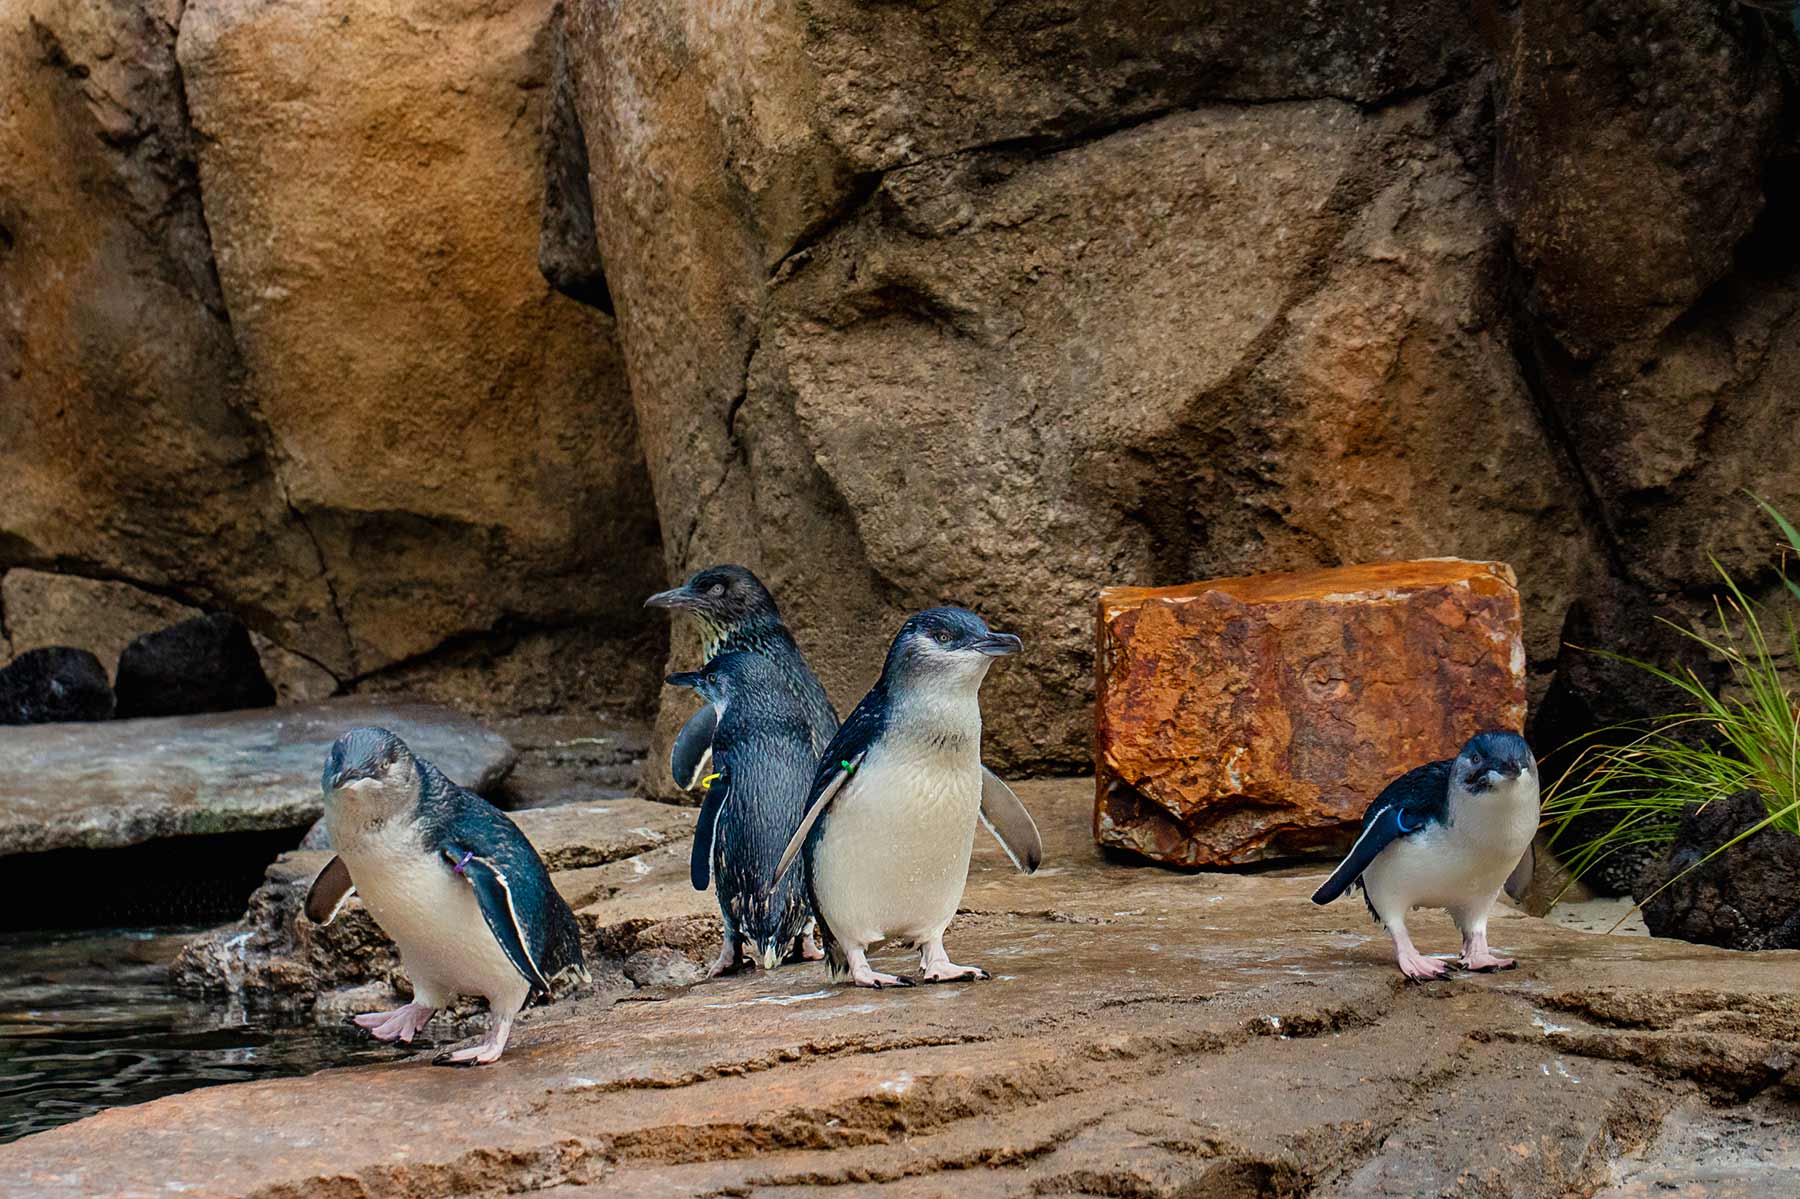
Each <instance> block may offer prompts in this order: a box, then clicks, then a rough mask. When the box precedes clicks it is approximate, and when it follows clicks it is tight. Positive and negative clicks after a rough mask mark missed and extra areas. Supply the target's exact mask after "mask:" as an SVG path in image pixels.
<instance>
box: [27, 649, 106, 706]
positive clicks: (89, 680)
mask: <svg viewBox="0 0 1800 1199" xmlns="http://www.w3.org/2000/svg"><path fill="white" fill-rule="evenodd" d="M112 714H113V693H112V688H111V687H109V686H107V683H106V669H105V667H103V666H101V665H100V659H98V658H96V657H94V655H92V654H90V653H88V652H87V651H86V650H84V649H70V648H69V647H67V646H63V645H53V646H49V647H47V648H45V649H34V650H28V651H26V652H25V653H22V654H20V655H19V656H18V657H16V658H14V659H13V660H12V661H11V662H9V663H8V664H7V665H6V666H5V667H3V668H0V724H53V723H56V722H58V721H63V720H105V719H106V718H107V717H109V716H111V715H112Z"/></svg>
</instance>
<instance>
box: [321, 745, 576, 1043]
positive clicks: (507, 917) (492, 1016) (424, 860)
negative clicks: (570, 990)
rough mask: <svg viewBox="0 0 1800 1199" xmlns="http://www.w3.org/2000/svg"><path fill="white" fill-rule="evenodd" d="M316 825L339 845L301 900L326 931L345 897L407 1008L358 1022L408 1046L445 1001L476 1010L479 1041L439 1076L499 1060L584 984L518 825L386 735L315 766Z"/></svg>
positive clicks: (566, 917)
mask: <svg viewBox="0 0 1800 1199" xmlns="http://www.w3.org/2000/svg"><path fill="white" fill-rule="evenodd" d="M322 782H323V786H324V789H325V826H326V828H327V830H329V832H330V834H331V843H332V845H333V846H335V847H336V848H337V851H338V856H337V857H335V858H333V859H332V860H331V861H330V862H329V863H328V864H327V865H326V867H325V869H324V870H322V871H321V872H320V873H319V877H318V878H317V879H316V880H315V881H314V882H313V885H312V890H311V891H310V892H309V893H308V894H307V897H306V915H307V917H308V918H309V919H311V920H313V921H314V922H315V923H320V924H328V923H330V922H331V919H332V917H334V916H336V915H337V913H338V911H339V910H340V909H341V908H342V907H343V904H344V901H345V900H347V899H348V898H349V897H350V894H351V892H352V891H354V892H355V893H356V894H358V895H360V896H361V897H362V901H363V906H364V907H366V908H367V909H368V911H369V915H370V916H372V917H373V918H374V920H375V923H376V924H378V925H380V926H381V929H382V931H383V932H385V933H387V935H388V936H389V937H391V938H393V941H394V944H395V945H396V946H397V947H398V948H399V950H400V961H401V964H402V966H404V967H405V970H406V975H407V977H408V978H409V979H411V980H412V984H413V998H412V1002H411V1003H408V1004H405V1005H404V1006H402V1007H399V1008H396V1009H395V1010H393V1011H391V1012H370V1013H368V1014H366V1015H362V1016H358V1017H356V1023H357V1024H358V1025H359V1026H361V1027H363V1028H366V1029H368V1030H369V1031H370V1032H372V1033H374V1034H375V1036H376V1037H378V1038H380V1039H381V1040H383V1041H392V1040H400V1041H403V1042H407V1043H410V1042H411V1041H412V1039H413V1037H414V1036H416V1035H417V1034H418V1033H419V1031H420V1030H421V1029H423V1028H424V1027H425V1026H426V1025H427V1024H428V1023H430V1021H431V1018H432V1017H433V1016H434V1015H436V1014H437V1011H438V1009H439V1008H441V1007H444V1006H446V1005H447V1004H449V1003H450V1002H451V1000H452V998H453V997H454V996H457V995H480V996H483V997H485V998H486V999H487V1001H488V1011H489V1020H490V1022H489V1027H488V1035H487V1039H486V1040H485V1041H483V1042H482V1043H481V1044H479V1045H476V1046H473V1047H471V1048H468V1049H459V1050H456V1051H455V1052H454V1053H446V1054H442V1055H440V1056H439V1057H438V1058H437V1059H436V1064H438V1065H475V1064H485V1063H488V1062H493V1061H496V1060H498V1059H499V1057H500V1055H501V1053H502V1052H503V1051H504V1050H505V1049H506V1039H507V1037H508V1035H509V1034H510V1033H511V1032H512V1025H513V1019H514V1017H516V1016H517V1015H518V1013H519V1011H520V1009H521V1008H523V1007H524V1006H525V1005H526V1003H527V1002H529V1001H530V1000H532V999H539V1000H543V1001H546V1002H547V1001H548V1000H549V999H550V998H551V997H552V984H553V982H554V981H555V980H556V979H557V978H558V977H559V976H561V975H564V974H570V975H573V976H574V977H576V978H578V979H580V980H581V981H582V982H586V981H588V975H587V969H586V967H585V965H584V963H583V962H582V956H581V936H580V931H579V929H578V928H577V926H576V923H575V916H574V913H572V912H571V911H569V905H568V904H567V903H566V902H564V901H563V898H562V896H561V895H558V894H557V892H556V888H555V887H554V886H553V885H552V884H551V882H550V873H549V871H548V870H546V869H545V868H544V863H543V860H542V859H541V858H539V857H538V855H537V851H536V850H535V849H533V848H532V846H531V842H530V841H528V840H526V839H525V834H524V833H522V832H520V831H519V826H518V825H516V824H514V823H513V822H512V821H511V820H509V819H507V818H506V816H505V815H504V814H502V813H501V812H500V811H499V809H497V808H495V807H494V806H493V805H492V804H490V803H488V802H487V801H486V800H485V799H482V798H481V797H480V796H479V795H476V794H475V793H474V792H472V791H467V790H464V789H463V788H461V787H459V786H457V785H456V784H455V783H453V782H451V781H450V780H449V779H447V778H445V777H444V775H443V772H441V771H440V770H438V768H437V767H435V766H433V765H432V764H431V763H430V762H427V761H426V760H425V759H423V758H421V757H418V756H416V755H415V754H414V753H413V752H412V751H411V750H410V749H408V748H407V747H406V744H405V743H404V742H402V741H401V740H400V738H398V737H396V736H394V734H392V733H390V732H388V731H387V730H386V729H378V728H358V729H351V730H350V731H349V732H347V733H345V734H344V735H343V736H341V737H339V738H338V739H337V742H336V744H334V745H333V746H332V747H331V753H330V755H329V756H328V757H327V758H326V760H325V775H324V778H323V780H322Z"/></svg>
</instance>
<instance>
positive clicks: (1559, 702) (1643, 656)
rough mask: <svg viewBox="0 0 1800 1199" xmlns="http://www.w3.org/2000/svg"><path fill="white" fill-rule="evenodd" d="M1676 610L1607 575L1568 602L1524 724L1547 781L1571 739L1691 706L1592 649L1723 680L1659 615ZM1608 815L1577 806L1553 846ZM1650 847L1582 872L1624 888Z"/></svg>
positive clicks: (1572, 841) (1590, 832)
mask: <svg viewBox="0 0 1800 1199" xmlns="http://www.w3.org/2000/svg"><path fill="white" fill-rule="evenodd" d="M1681 619H1682V613H1681V612H1680V611H1679V610H1677V609H1675V608H1672V607H1670V606H1668V605H1666V604H1662V603H1659V602H1657V601H1656V600H1654V599H1653V598H1651V597H1650V596H1649V595H1648V594H1647V593H1645V592H1644V591H1643V590H1642V589H1640V588H1637V587H1634V586H1632V585H1631V584H1629V583H1622V582H1618V581H1615V580H1610V579H1609V580H1603V581H1602V582H1600V583H1599V585H1598V586H1597V587H1596V588H1595V590H1594V591H1593V592H1592V593H1590V594H1589V595H1587V596H1585V597H1583V598H1582V599H1580V600H1577V601H1576V602H1575V603H1574V604H1573V605H1571V606H1570V608H1569V612H1568V615H1567V616H1566V617H1565V618H1564V620H1563V629H1562V643H1561V646H1560V648H1559V649H1558V650H1557V655H1556V676H1555V678H1554V679H1553V680H1552V681H1551V683H1550V690H1549V691H1548V692H1547V693H1546V694H1545V696H1544V699H1543V702H1542V703H1540V704H1539V705H1538V707H1537V711H1536V712H1534V713H1533V714H1532V718H1531V727H1530V729H1529V730H1528V733H1529V736H1530V738H1531V747H1532V749H1534V750H1535V751H1536V752H1537V755H1538V759H1539V760H1540V761H1541V762H1543V764H1544V777H1545V779H1546V781H1547V782H1554V781H1555V780H1557V779H1559V778H1561V776H1562V775H1563V773H1564V772H1565V771H1567V770H1568V769H1569V767H1570V765H1571V764H1572V763H1573V762H1574V761H1575V759H1576V757H1577V755H1579V754H1580V753H1581V751H1582V750H1583V749H1584V748H1586V745H1587V743H1586V742H1583V743H1582V744H1580V745H1574V744H1572V743H1573V742H1575V741H1577V740H1578V739H1580V738H1583V737H1586V736H1588V735H1589V734H1590V733H1594V732H1597V731H1598V730H1600V729H1606V728H1612V727H1614V726H1616V725H1625V724H1630V725H1641V724H1642V723H1643V722H1645V721H1649V720H1653V719H1655V718H1657V717H1660V716H1668V715H1671V714H1673V713H1676V712H1682V711H1685V710H1686V709H1687V708H1688V706H1689V703H1690V701H1689V700H1688V698H1687V696H1686V695H1685V694H1684V693H1683V692H1682V691H1681V689H1680V688H1679V687H1676V686H1675V685H1674V684H1672V683H1666V682H1663V681H1662V680H1661V679H1658V678H1657V677H1656V676H1655V675H1652V674H1649V673H1647V672H1645V671H1642V670H1639V669H1638V668H1636V667H1635V666H1632V665H1630V664H1629V663H1626V662H1620V661H1618V660H1617V659H1615V658H1609V657H1606V656H1604V655H1603V654H1600V653H1596V652H1595V651H1596V650H1606V651H1609V652H1611V653H1615V654H1621V655H1623V656H1625V657H1628V658H1635V659H1636V660H1638V661H1640V662H1649V663H1651V664H1653V665H1656V666H1659V667H1661V668H1662V669H1664V670H1672V671H1677V672H1687V671H1692V672H1694V674H1695V675H1696V676H1697V677H1699V678H1700V679H1701V680H1702V681H1704V682H1706V683H1707V685H1708V686H1710V687H1713V688H1715V689H1716V688H1717V686H1718V685H1719V684H1720V683H1721V682H1723V681H1724V680H1723V674H1724V671H1723V668H1722V667H1721V665H1720V664H1719V663H1717V662H1714V661H1712V660H1711V659H1710V658H1708V657H1707V655H1706V652H1705V651H1704V650H1702V649H1701V648H1700V646H1699V644H1698V643H1697V642H1695V641H1694V640H1693V639H1692V638H1689V637H1684V636H1682V634H1681V632H1680V631H1679V630H1677V629H1675V628H1672V627H1670V625H1669V624H1668V623H1665V622H1667V621H1680V620H1681ZM1615 823H1617V820H1616V819H1614V818H1609V817H1608V816H1607V815H1606V814H1605V813H1589V814H1587V815H1584V816H1582V817H1580V818H1579V819H1577V820H1576V821H1574V822H1573V823H1571V824H1570V825H1569V827H1568V829H1567V830H1566V831H1564V832H1562V833H1560V834H1559V835H1558V836H1557V839H1556V846H1555V848H1556V849H1559V850H1562V851H1564V852H1565V853H1566V852H1567V851H1568V850H1571V849H1573V848H1574V847H1576V846H1578V845H1581V844H1582V843H1584V842H1586V841H1590V840H1592V839H1593V838H1595V837H1598V836H1601V835H1602V834H1604V833H1605V832H1607V831H1608V830H1609V829H1610V828H1612V826H1613V825H1614V824H1615ZM1654 856H1655V855H1654V851H1652V850H1649V849H1646V848H1642V847H1635V846H1634V847H1627V848H1625V849H1623V850H1620V851H1619V852H1617V853H1614V854H1610V855H1608V856H1607V858H1606V860H1605V861H1603V862H1601V863H1600V865H1599V866H1598V867H1596V868H1595V870H1594V871H1593V872H1592V873H1591V874H1589V875H1587V876H1586V877H1584V878H1583V879H1582V881H1583V882H1585V883H1587V884H1588V885H1589V886H1591V887H1593V888H1594V889H1595V890H1597V891H1600V892H1602V893H1604V894H1607V895H1628V894H1630V893H1631V889H1632V886H1633V885H1634V884H1635V883H1636V882H1637V879H1638V876H1639V875H1640V874H1641V873H1643V871H1644V869H1645V868H1646V867H1647V866H1649V865H1650V861H1651V859H1652V857H1654Z"/></svg>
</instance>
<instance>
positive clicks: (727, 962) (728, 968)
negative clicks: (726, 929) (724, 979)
mask: <svg viewBox="0 0 1800 1199" xmlns="http://www.w3.org/2000/svg"><path fill="white" fill-rule="evenodd" d="M744 965H745V963H744V960H743V959H742V958H741V957H739V956H738V942H737V938H736V937H726V938H725V944H723V945H721V946H720V947H719V956H718V957H716V958H714V959H713V964H712V965H710V966H708V967H707V968H706V977H708V978H718V977H719V976H720V975H722V974H736V973H737V972H738V971H739V970H742V969H743V968H744Z"/></svg>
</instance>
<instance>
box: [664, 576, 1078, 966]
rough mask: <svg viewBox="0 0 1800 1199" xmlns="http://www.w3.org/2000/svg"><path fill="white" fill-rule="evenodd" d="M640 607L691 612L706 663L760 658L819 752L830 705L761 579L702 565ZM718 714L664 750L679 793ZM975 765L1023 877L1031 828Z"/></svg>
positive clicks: (1034, 842)
mask: <svg viewBox="0 0 1800 1199" xmlns="http://www.w3.org/2000/svg"><path fill="white" fill-rule="evenodd" d="M644 605H645V606H646V607H651V608H669V609H672V610H674V611H679V612H687V613H690V614H692V616H693V617H694V619H695V620H696V621H697V622H698V623H699V625H700V638H701V653H702V654H703V655H704V656H705V657H706V658H707V659H708V660H711V659H712V658H714V657H716V656H717V655H719V654H721V653H726V652H729V651H733V650H745V651H748V652H750V653H753V654H757V655H759V656H761V657H763V658H767V659H768V660H769V662H771V663H772V664H773V665H774V666H775V668H776V669H777V670H778V671H780V673H781V677H782V678H783V679H784V680H786V682H787V685H788V687H789V688H790V689H792V691H793V693H794V695H795V696H796V697H797V698H798V699H799V701H800V704H801V706H802V707H803V708H804V709H805V710H806V723H807V731H808V733H809V735H810V736H811V738H812V743H813V752H814V753H821V752H823V751H824V749H825V747H826V745H827V744H828V743H829V742H830V741H831V738H832V736H833V734H835V733H836V732H837V729H838V717H837V709H836V708H834V707H832V706H831V700H830V698H829V697H828V696H826V694H825V688H824V687H823V686H821V685H820V683H819V679H818V676H817V675H815V674H814V673H813V671H812V667H810V666H808V665H807V662H806V655H805V654H804V653H802V652H801V651H800V646H799V644H798V643H797V642H795V640H794V635H793V634H792V633H791V632H789V631H788V627H787V625H786V624H784V623H782V619H781V612H780V611H779V609H777V608H776V606H775V597H774V596H773V595H771V594H769V589H768V588H767V587H765V586H763V584H762V580H761V579H758V578H757V577H756V576H755V575H754V574H752V573H751V572H750V571H749V570H747V569H745V568H744V567H742V566H734V565H729V564H727V565H721V566H707V567H703V568H702V569H700V570H697V571H695V572H694V573H693V575H691V576H690V577H689V578H688V581H687V582H685V583H683V584H682V585H681V586H679V587H674V588H671V589H669V590H668V591H659V592H657V593H656V594H655V595H653V596H651V597H650V598H649V599H647V600H645V601H644ZM718 719H719V717H718V713H717V711H716V710H715V709H714V707H713V705H711V704H708V705H706V706H705V707H703V708H701V709H700V710H699V711H698V712H696V713H694V715H693V716H691V717H689V718H688V722H687V724H686V725H684V726H683V727H682V730H681V733H680V735H678V736H677V737H676V738H675V745H674V747H673V748H672V749H671V750H670V752H669V773H670V774H672V775H673V776H674V777H675V782H676V784H677V785H678V786H680V787H681V788H682V790H684V791H692V790H693V789H694V788H695V787H696V786H698V784H699V782H700V780H701V779H702V778H704V777H706V775H707V774H708V773H709V772H710V771H711V770H712V765H711V761H712V759H711V754H712V743H713V733H714V730H715V728H716V726H717V722H718ZM981 769H982V787H981V822H982V823H983V824H984V825H986V826H987V829H988V831H989V832H991V833H992V834H993V835H994V838H995V840H997V841H999V843H1000V848H1001V849H1003V850H1005V851H1006V856H1007V857H1009V858H1011V859H1012V863H1013V865H1014V866H1017V867H1018V868H1019V869H1020V870H1021V871H1023V872H1025V873H1027V874H1030V873H1031V872H1033V871H1035V870H1036V869H1037V868H1038V865H1039V863H1041V862H1042V861H1043V857H1044V847H1043V841H1042V839H1041V838H1040V837H1039V836H1038V830H1037V825H1036V824H1035V823H1034V822H1033V821H1032V819H1031V813H1029V812H1027V811H1026V810H1025V805H1024V804H1022V803H1020V802H1019V797H1018V796H1017V795H1015V794H1014V793H1013V790H1012V788H1011V787H1008V786H1007V785H1006V784H1005V783H1004V782H1003V781H1001V779H1000V778H999V777H998V776H997V775H995V774H994V773H993V772H992V771H990V770H988V769H987V768H986V767H985V766H984V767H982V768H981ZM811 956H815V957H816V956H817V955H816V954H813V955H811Z"/></svg>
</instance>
